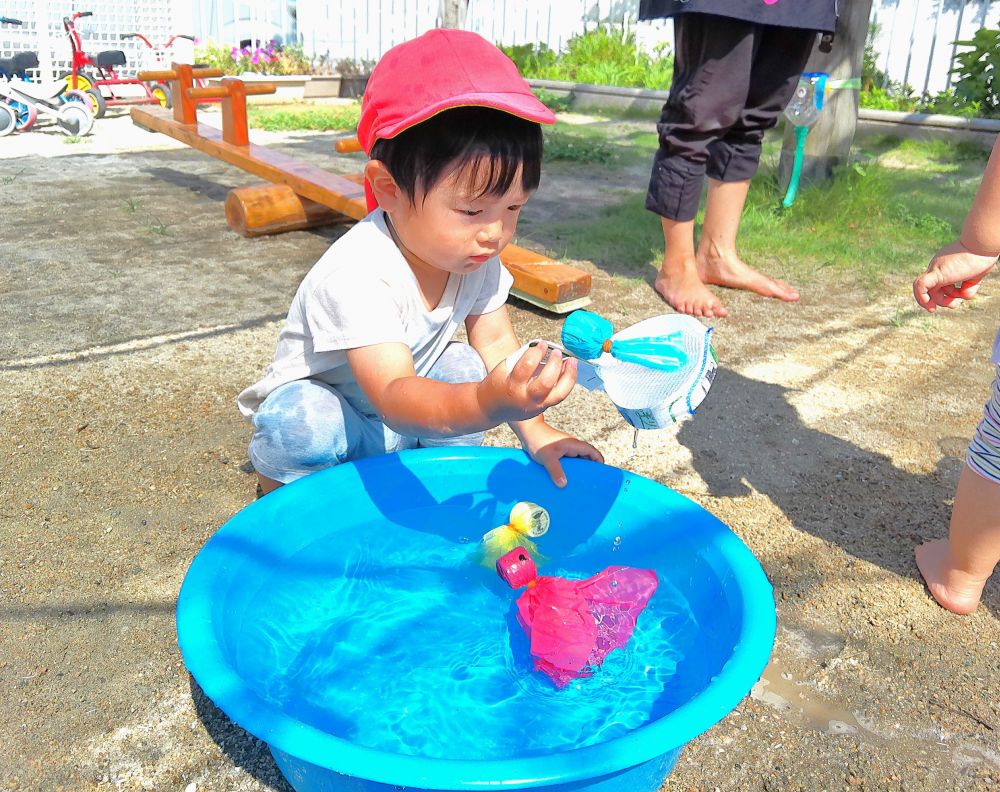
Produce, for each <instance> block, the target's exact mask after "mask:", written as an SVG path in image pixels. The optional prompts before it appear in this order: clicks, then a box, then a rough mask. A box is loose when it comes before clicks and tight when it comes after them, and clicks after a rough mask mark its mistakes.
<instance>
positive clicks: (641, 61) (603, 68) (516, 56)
mask: <svg viewBox="0 0 1000 792" xmlns="http://www.w3.org/2000/svg"><path fill="white" fill-rule="evenodd" d="M498 46H499V47H500V49H502V50H503V51H504V52H505V53H506V54H507V56H508V57H509V58H510V59H511V60H512V61H514V63H515V64H516V65H517V67H518V69H520V71H521V74H523V75H524V76H525V77H528V78H535V79H539V80H562V81H566V82H582V83H596V84H598V85H618V86H622V87H632V88H656V89H664V90H665V89H667V88H669V87H670V79H671V76H672V75H673V59H672V58H671V57H670V56H669V54H668V53H667V46H666V44H661V45H660V46H658V47H657V48H656V50H655V51H654V53H653V54H652V55H650V54H649V53H646V52H643V51H642V50H640V49H639V47H638V44H637V43H636V40H635V33H633V32H631V31H623V30H622V29H620V28H617V27H614V26H612V25H602V26H601V27H598V28H596V29H595V30H591V31H589V32H587V33H584V34H582V35H580V36H574V37H573V38H571V39H570V40H569V42H567V44H566V51H565V52H561V53H558V54H557V53H555V52H553V51H552V50H551V49H550V48H549V47H547V46H546V45H545V44H535V45H531V44H521V45H517V46H512V47H505V46H503V45H498Z"/></svg>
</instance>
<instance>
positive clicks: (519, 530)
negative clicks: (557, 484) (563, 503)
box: [480, 501, 549, 567]
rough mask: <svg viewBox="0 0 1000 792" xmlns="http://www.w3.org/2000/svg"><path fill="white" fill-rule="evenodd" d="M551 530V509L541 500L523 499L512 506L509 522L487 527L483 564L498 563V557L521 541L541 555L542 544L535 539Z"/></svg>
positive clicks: (526, 547)
mask: <svg viewBox="0 0 1000 792" xmlns="http://www.w3.org/2000/svg"><path fill="white" fill-rule="evenodd" d="M547 530H549V513H548V512H547V511H545V509H544V508H543V507H541V506H539V505H538V504H537V503H531V502H530V501H520V502H519V503H515V504H514V508H513V509H511V510H510V517H509V519H508V521H507V524H506V525H501V526H500V527H499V528H494V529H493V530H492V531H487V533H486V534H485V535H484V536H483V541H482V543H481V545H480V546H481V549H482V564H483V566H486V567H493V566H495V565H496V562H497V559H499V558H500V557H501V556H504V555H506V554H507V553H509V552H510V551H511V550H513V549H514V548H515V547H518V546H519V545H520V546H522V547H524V548H525V549H526V550H528V552H530V553H531V554H532V555H533V556H534V557H535V558H536V559H537V558H539V557H540V555H539V553H538V548H537V547H535V543H534V542H532V541H531V540H532V539H537V538H538V537H539V536H541V535H542V534H544V533H545V532H546V531H547Z"/></svg>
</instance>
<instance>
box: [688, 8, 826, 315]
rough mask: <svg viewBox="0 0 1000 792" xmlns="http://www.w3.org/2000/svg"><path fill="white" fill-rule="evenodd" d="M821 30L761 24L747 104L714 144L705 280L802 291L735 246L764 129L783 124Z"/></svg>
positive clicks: (702, 268) (786, 294) (701, 252)
mask: <svg viewBox="0 0 1000 792" xmlns="http://www.w3.org/2000/svg"><path fill="white" fill-rule="evenodd" d="M815 38H816V34H815V33H814V32H812V31H808V30H800V29H797V28H780V27H774V26H768V25H761V26H759V27H758V29H757V32H756V34H755V37H754V46H753V63H752V66H751V69H750V86H749V90H748V92H747V100H746V104H745V106H744V108H743V110H742V112H740V114H739V118H738V119H737V120H736V123H734V124H733V125H732V126H731V127H730V128H729V130H728V131H727V132H726V133H725V134H724V135H723V136H722V137H720V138H719V139H718V140H714V141H712V143H711V144H709V158H708V161H707V163H706V166H705V168H706V173H707V175H708V201H707V205H706V207H705V223H704V225H703V226H702V232H701V239H700V240H699V242H698V250H697V267H698V275H699V277H700V278H701V280H702V282H704V283H712V284H716V285H719V286H728V287H730V288H734V289H746V290H748V291H753V292H756V293H757V294H762V295H764V296H765V297H777V298H778V299H780V300H786V301H788V302H794V301H795V300H798V299H799V293H798V292H797V291H796V290H795V289H794V288H792V287H791V286H789V285H788V284H787V283H785V282H784V281H782V280H779V279H777V278H771V277H769V276H767V275H765V274H763V273H762V272H758V271H757V270H755V269H753V268H752V267H750V266H749V265H748V264H747V263H746V262H744V261H743V260H742V259H741V258H740V257H739V254H738V253H737V250H736V236H737V233H738V232H739V227H740V218H741V216H742V215H743V206H744V204H745V203H746V197H747V192H748V190H749V189H750V180H751V179H752V178H753V176H754V174H755V173H756V172H757V166H758V164H759V163H760V150H761V143H762V142H763V140H764V133H765V132H766V131H767V130H768V129H771V128H772V127H774V126H775V124H777V123H778V119H779V117H780V116H781V112H782V111H783V110H784V109H785V106H786V105H787V104H788V102H789V100H790V99H791V98H792V94H793V92H794V91H795V86H796V85H797V84H798V80H799V75H800V74H801V73H802V70H803V69H804V68H805V65H806V61H808V59H809V53H810V52H811V50H812V46H813V42H814V41H815Z"/></svg>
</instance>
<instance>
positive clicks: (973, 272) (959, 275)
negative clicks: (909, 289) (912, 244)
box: [913, 241, 997, 311]
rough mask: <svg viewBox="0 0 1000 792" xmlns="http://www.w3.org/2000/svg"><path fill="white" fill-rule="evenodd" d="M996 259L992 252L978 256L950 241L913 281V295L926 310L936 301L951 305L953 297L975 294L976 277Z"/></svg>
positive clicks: (929, 309)
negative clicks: (991, 254)
mask: <svg viewBox="0 0 1000 792" xmlns="http://www.w3.org/2000/svg"><path fill="white" fill-rule="evenodd" d="M996 263H997V257H996V256H993V257H992V258H991V257H990V256H980V255H978V254H976V253H972V252H970V251H969V250H968V249H967V248H966V247H965V246H964V245H963V244H962V243H961V242H957V241H956V242H952V243H951V244H950V245H946V246H945V247H943V248H941V249H940V250H939V251H938V252H937V253H936V254H935V255H934V258H932V259H931V263H930V264H929V265H928V266H927V272H925V273H924V274H923V275H921V276H919V277H918V278H917V279H916V280H915V281H914V282H913V296H914V297H915V298H916V300H917V303H918V304H919V305H920V307H921V308H924V309H925V310H927V311H934V310H936V309H937V307H938V306H939V305H940V306H944V307H945V308H952V307H954V305H953V304H954V303H955V302H956V301H957V300H971V299H972V298H973V297H975V296H976V292H977V291H979V283H980V281H982V279H983V278H985V277H986V274H987V273H988V272H989V271H990V270H991V269H993V267H994V266H996Z"/></svg>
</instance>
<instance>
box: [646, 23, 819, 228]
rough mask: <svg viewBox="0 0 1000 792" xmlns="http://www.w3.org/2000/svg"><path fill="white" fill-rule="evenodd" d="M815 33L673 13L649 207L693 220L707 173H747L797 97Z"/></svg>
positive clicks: (726, 176)
mask: <svg viewBox="0 0 1000 792" xmlns="http://www.w3.org/2000/svg"><path fill="white" fill-rule="evenodd" d="M815 38H816V32H815V31H813V30H803V29H800V28H789V27H778V26H775V25H761V24H755V23H753V22H744V21H742V20H738V19H730V18H728V17H721V16H715V15H713V14H700V13H699V14H695V13H688V14H680V15H678V16H675V17H674V40H675V48H676V52H675V54H674V76H673V81H672V83H671V85H670V96H669V98H668V99H667V103H666V104H665V105H663V111H662V112H661V114H660V122H659V123H658V124H657V125H656V129H657V131H658V132H659V135H660V148H659V150H658V151H657V152H656V156H655V158H654V160H653V171H652V174H651V176H650V179H649V191H648V192H647V194H646V208H647V209H649V210H650V211H652V212H656V214H658V215H660V216H661V217H666V218H668V219H670V220H679V221H686V220H693V219H694V216H695V215H696V214H697V213H698V203H699V201H700V200H701V191H702V187H703V185H704V182H705V176H706V175H708V177H709V178H712V179H716V180H718V181H723V182H728V181H741V180H744V179H750V178H752V177H753V175H754V174H755V173H756V172H757V166H758V164H759V163H760V149H761V142H762V141H763V139H764V132H766V131H767V130H768V129H771V128H772V127H774V126H775V124H777V123H778V117H779V116H780V115H781V112H782V111H783V110H784V109H785V105H787V104H788V102H789V100H790V99H791V98H792V94H793V93H794V91H795V86H796V85H797V84H798V80H799V76H800V75H801V74H802V70H803V69H804V68H805V65H806V61H807V60H808V59H809V53H810V51H811V50H812V46H813V42H814V41H815Z"/></svg>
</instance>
